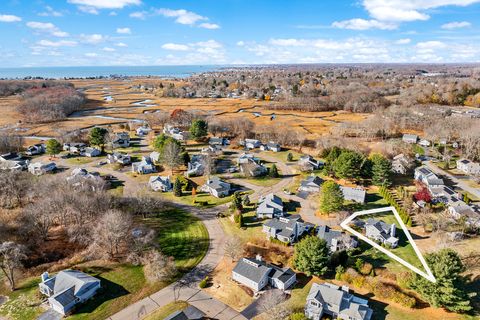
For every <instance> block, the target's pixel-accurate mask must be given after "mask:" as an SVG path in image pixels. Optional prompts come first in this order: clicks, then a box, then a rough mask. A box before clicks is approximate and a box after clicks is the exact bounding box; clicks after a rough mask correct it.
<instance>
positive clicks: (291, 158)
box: [287, 152, 293, 162]
mask: <svg viewBox="0 0 480 320" xmlns="http://www.w3.org/2000/svg"><path fill="white" fill-rule="evenodd" d="M292 161H293V155H292V153H291V152H289V153H288V154H287V162H292Z"/></svg>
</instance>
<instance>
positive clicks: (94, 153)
mask: <svg viewBox="0 0 480 320" xmlns="http://www.w3.org/2000/svg"><path fill="white" fill-rule="evenodd" d="M101 154H102V151H100V150H99V149H97V148H93V147H87V148H85V150H84V151H83V152H82V155H84V156H85V157H89V158H92V157H98V156H99V155H101Z"/></svg>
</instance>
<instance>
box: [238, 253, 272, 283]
mask: <svg viewBox="0 0 480 320" xmlns="http://www.w3.org/2000/svg"><path fill="white" fill-rule="evenodd" d="M271 270H272V269H271V268H270V267H269V266H267V264H266V263H265V262H263V261H259V260H256V259H251V258H243V259H241V260H240V261H238V263H237V265H236V266H235V268H234V269H233V272H235V273H237V274H239V275H241V276H244V277H245V278H247V279H249V280H252V281H254V282H255V283H259V282H260V280H262V279H263V278H264V277H265V276H266V275H268V274H269V273H270V271H271Z"/></svg>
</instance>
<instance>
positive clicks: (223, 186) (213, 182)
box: [206, 177, 230, 191]
mask: <svg viewBox="0 0 480 320" xmlns="http://www.w3.org/2000/svg"><path fill="white" fill-rule="evenodd" d="M206 185H208V186H209V187H210V188H212V189H214V190H217V191H221V190H229V189H230V184H229V183H227V182H224V181H222V180H220V178H219V177H211V178H210V180H208V181H207V183H206Z"/></svg>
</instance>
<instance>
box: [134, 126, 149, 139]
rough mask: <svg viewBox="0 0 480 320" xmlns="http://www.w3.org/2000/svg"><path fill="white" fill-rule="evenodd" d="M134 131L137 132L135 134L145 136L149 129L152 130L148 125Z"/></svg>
mask: <svg viewBox="0 0 480 320" xmlns="http://www.w3.org/2000/svg"><path fill="white" fill-rule="evenodd" d="M135 131H136V133H137V136H139V137H143V136H146V135H147V134H149V133H150V131H152V129H150V128H148V127H139V128H137V130H135Z"/></svg>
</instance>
